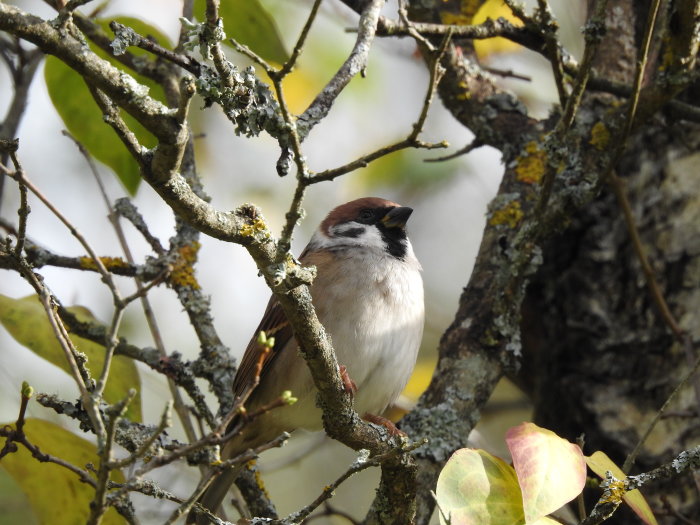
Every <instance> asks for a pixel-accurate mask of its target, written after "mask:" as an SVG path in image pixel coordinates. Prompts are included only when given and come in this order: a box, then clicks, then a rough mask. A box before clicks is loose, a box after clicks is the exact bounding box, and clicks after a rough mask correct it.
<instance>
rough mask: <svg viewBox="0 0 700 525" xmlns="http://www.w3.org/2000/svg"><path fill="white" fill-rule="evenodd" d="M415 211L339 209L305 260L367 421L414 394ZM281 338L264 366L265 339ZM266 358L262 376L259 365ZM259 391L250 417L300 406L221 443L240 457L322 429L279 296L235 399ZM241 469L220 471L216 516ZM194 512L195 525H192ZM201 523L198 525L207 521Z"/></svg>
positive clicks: (418, 287) (376, 203)
mask: <svg viewBox="0 0 700 525" xmlns="http://www.w3.org/2000/svg"><path fill="white" fill-rule="evenodd" d="M412 212H413V209H412V208H409V207H407V206H400V205H399V204H396V203H394V202H391V201H389V200H385V199H382V198H378V197H364V198H360V199H356V200H353V201H350V202H347V203H345V204H342V205H340V206H338V207H336V208H334V209H333V210H332V211H330V213H328V215H327V216H326V218H325V219H324V220H323V221H322V222H321V224H320V225H319V227H318V228H317V229H316V231H315V232H314V234H313V236H312V237H311V240H310V241H309V243H308V245H307V246H306V248H305V249H304V250H303V252H302V254H301V256H300V257H299V261H300V262H301V263H302V264H304V265H307V266H308V265H314V266H316V269H317V275H316V278H315V279H314V281H313V283H312V284H311V286H310V292H311V297H312V302H313V305H314V308H315V310H316V314H317V316H318V318H319V320H320V321H321V323H322V324H323V326H324V328H325V329H326V332H327V334H329V335H330V338H331V342H332V344H333V348H334V350H335V353H336V356H337V360H338V363H339V364H340V365H341V366H340V368H341V374H342V376H343V380H344V383H345V385H346V389H347V388H351V389H352V391H353V394H354V406H355V410H356V411H357V413H358V414H360V416H362V417H363V418H365V419H367V420H368V421H372V422H376V421H378V420H381V418H377V417H375V416H379V415H380V414H381V413H382V412H383V411H384V410H385V409H386V408H387V406H389V405H390V404H391V403H392V402H393V401H395V400H396V398H397V397H398V396H399V394H400V393H401V391H402V390H403V389H404V387H405V386H406V383H407V382H408V379H409V377H410V375H411V373H412V372H413V368H414V366H415V363H416V359H417V356H418V349H419V347H420V343H421V339H422V336H423V325H424V315H425V312H424V310H425V308H424V300H423V280H422V277H421V271H422V268H421V265H420V263H419V262H418V259H417V258H416V256H415V254H414V252H413V248H412V246H411V242H410V241H409V239H408V236H407V233H406V222H407V221H408V219H409V217H410V216H411V213H412ZM261 331H264V332H266V334H267V335H268V336H273V337H274V347H273V348H272V349H271V351H270V352H269V353H268V354H267V355H266V356H264V357H263V358H261V354H260V344H259V343H258V334H259V333H260V332H261ZM261 359H262V363H263V364H262V368H260V361H261ZM256 371H259V372H257V373H259V383H258V385H257V386H256V387H255V389H254V390H253V391H252V394H250V397H249V398H248V399H247V401H246V404H245V408H246V411H247V412H248V413H250V412H252V411H255V410H258V409H260V408H261V407H264V406H266V405H268V404H270V403H272V402H274V401H275V399H278V398H279V396H280V395H281V393H282V392H283V391H291V393H292V395H293V396H294V397H295V398H296V399H297V402H296V403H294V404H292V405H290V406H282V407H279V408H275V409H274V410H270V411H269V412H265V413H263V414H262V415H260V416H258V417H257V418H255V419H253V420H251V421H250V423H249V424H247V425H246V426H244V427H243V430H242V431H241V432H240V433H239V434H238V435H237V436H234V437H233V438H232V439H231V440H230V441H228V442H227V443H226V444H224V445H223V447H222V451H221V457H222V459H227V458H233V457H235V456H237V455H238V454H241V453H243V452H245V451H246V450H248V449H252V448H255V447H257V446H260V445H262V444H264V443H266V442H268V441H271V440H272V439H274V438H276V437H277V436H279V435H280V434H281V433H282V432H285V431H287V432H291V431H293V430H295V429H298V428H303V429H306V430H311V431H315V430H321V429H322V428H323V426H322V420H321V410H320V408H319V407H318V406H317V405H316V388H315V387H314V384H313V380H312V378H311V374H310V372H309V369H308V367H307V365H306V362H305V361H304V359H303V358H302V357H301V356H300V355H299V352H298V345H297V342H296V340H295V338H294V334H293V332H292V329H291V326H290V325H289V323H288V322H287V319H286V317H285V314H284V312H283V311H282V308H281V306H280V304H279V302H278V301H277V300H276V299H275V297H274V296H272V298H271V299H270V301H269V302H268V304H267V308H266V310H265V313H264V315H263V318H262V320H261V321H260V324H259V325H258V327H257V329H256V330H255V332H254V334H253V337H252V338H251V340H250V343H249V344H248V346H247V348H246V351H245V353H244V355H243V358H242V360H241V363H240V366H239V368H238V371H237V374H236V376H235V378H234V383H233V389H234V394H235V395H236V396H240V395H241V394H242V393H243V392H246V390H249V389H250V385H251V382H253V381H254V380H255V376H256ZM238 473H239V469H231V470H229V471H226V472H224V473H222V474H221V475H220V476H219V477H217V478H216V479H215V480H214V481H213V482H212V484H211V485H210V486H209V488H208V489H207V491H206V492H205V493H204V495H203V496H202V497H201V498H200V503H201V504H202V505H203V506H204V507H205V508H208V509H209V510H210V511H211V512H214V513H216V512H217V510H218V508H219V506H220V505H221V502H222V501H223V499H224V498H225V497H226V494H227V492H228V490H229V487H230V486H231V484H232V483H233V482H234V481H235V478H236V477H237V476H238ZM193 514H194V513H190V517H189V518H188V523H193V522H195V520H197V518H193V517H192V515H193ZM203 518H204V517H203V516H201V517H200V518H198V521H197V523H206V520H204V519H203Z"/></svg>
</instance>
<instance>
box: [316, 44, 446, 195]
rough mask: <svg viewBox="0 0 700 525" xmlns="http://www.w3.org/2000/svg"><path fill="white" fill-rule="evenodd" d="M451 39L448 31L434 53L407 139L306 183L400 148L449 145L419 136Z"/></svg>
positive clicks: (354, 168) (330, 177) (352, 167)
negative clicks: (430, 141)
mask: <svg viewBox="0 0 700 525" xmlns="http://www.w3.org/2000/svg"><path fill="white" fill-rule="evenodd" d="M450 39H451V36H450V33H448V34H447V35H446V36H445V38H443V40H442V43H441V45H440V48H439V49H437V50H436V51H435V52H434V53H433V57H432V63H431V64H430V80H429V81H428V89H427V90H426V93H425V98H424V99H423V106H422V107H421V111H420V114H419V115H418V118H417V120H416V122H415V123H414V124H413V126H412V129H411V132H410V133H409V134H408V136H407V137H406V138H405V139H403V140H400V141H398V142H396V143H394V144H391V145H389V146H385V147H383V148H379V149H378V150H375V151H373V152H372V153H369V154H367V155H363V156H362V157H359V158H357V159H355V160H353V161H352V162H349V163H348V164H345V165H344V166H340V167H338V168H333V169H330V170H326V171H322V172H319V173H316V174H314V175H313V176H312V177H310V178H309V179H307V180H306V181H305V183H306V184H308V185H311V184H316V183H318V182H323V181H329V180H333V179H335V178H336V177H339V176H341V175H344V174H346V173H349V172H351V171H354V170H356V169H358V168H363V167H365V166H367V165H368V164H369V163H370V162H372V161H374V160H377V159H379V158H381V157H384V156H386V155H388V154H390V153H394V152H395V151H399V150H402V149H406V148H419V149H437V148H446V147H447V146H448V144H447V143H446V142H444V141H443V142H438V143H428V142H423V141H421V140H419V139H418V136H419V135H420V134H421V133H422V131H423V127H424V125H425V121H426V119H427V118H428V111H429V109H430V106H431V105H432V102H433V98H434V96H435V93H436V91H437V87H438V84H439V83H440V79H441V78H442V73H443V71H442V69H441V67H442V66H440V60H441V59H442V56H443V55H444V53H445V51H446V49H447V46H448V45H449V43H450Z"/></svg>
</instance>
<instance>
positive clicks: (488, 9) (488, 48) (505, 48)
mask: <svg viewBox="0 0 700 525" xmlns="http://www.w3.org/2000/svg"><path fill="white" fill-rule="evenodd" d="M499 17H503V18H505V19H506V20H508V21H509V22H510V23H512V24H513V25H516V26H520V25H522V22H521V21H520V20H519V19H518V18H517V17H516V16H515V15H514V14H513V12H512V11H511V10H510V7H508V6H507V5H506V4H505V3H504V2H503V0H487V2H485V3H484V5H482V6H481V9H479V11H477V13H476V15H474V19H473V21H472V23H473V24H475V25H476V24H483V23H484V22H486V20H487V19H489V18H491V19H493V20H496V19H497V18H499ZM474 48H475V49H476V53H477V55H478V56H479V58H486V57H488V56H489V55H491V54H493V53H509V52H512V51H517V50H518V49H520V45H519V44H516V43H515V42H511V41H510V40H508V39H507V38H502V37H496V38H487V39H484V40H474Z"/></svg>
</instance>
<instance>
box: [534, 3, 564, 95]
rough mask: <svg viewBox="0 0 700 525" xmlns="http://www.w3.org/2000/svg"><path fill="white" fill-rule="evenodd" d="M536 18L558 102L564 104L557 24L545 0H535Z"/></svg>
mask: <svg viewBox="0 0 700 525" xmlns="http://www.w3.org/2000/svg"><path fill="white" fill-rule="evenodd" d="M537 5H538V7H539V9H538V15H539V16H538V18H539V20H540V27H541V28H542V31H543V33H544V41H545V45H546V49H547V55H548V58H549V62H550V63H551V64H552V73H554V82H555V84H556V86H557V92H558V94H559V103H560V104H561V105H562V107H563V106H564V104H566V98H567V93H566V87H565V85H564V67H563V65H562V60H561V49H560V47H559V41H558V40H557V24H556V22H555V20H554V15H553V14H552V11H551V9H550V8H549V4H548V3H547V0H537Z"/></svg>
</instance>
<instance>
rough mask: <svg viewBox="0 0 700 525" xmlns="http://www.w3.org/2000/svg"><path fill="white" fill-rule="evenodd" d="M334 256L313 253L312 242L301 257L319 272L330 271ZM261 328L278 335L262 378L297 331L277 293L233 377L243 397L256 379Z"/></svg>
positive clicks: (264, 365)
mask: <svg viewBox="0 0 700 525" xmlns="http://www.w3.org/2000/svg"><path fill="white" fill-rule="evenodd" d="M333 259H334V255H333V254H332V253H329V252H312V251H309V246H308V245H307V246H306V248H304V251H303V252H302V253H301V256H300V257H299V261H300V262H301V263H302V264H304V265H311V264H313V265H315V266H316V268H317V269H318V271H319V273H328V265H329V264H330V263H331V261H332V260H333ZM261 330H265V333H266V334H267V335H268V336H270V337H274V338H275V346H274V348H273V349H272V352H270V353H269V354H268V355H267V356H266V357H265V359H264V361H263V366H262V369H261V370H260V377H261V378H262V377H264V376H265V373H266V372H267V371H268V370H269V369H270V367H271V366H272V363H273V362H274V360H275V358H276V357H277V356H278V355H279V353H280V352H281V351H282V350H283V349H284V347H285V346H286V345H287V344H288V343H289V341H290V339H291V338H292V337H294V332H293V331H292V327H291V326H290V325H289V322H288V321H287V316H286V315H285V313H284V310H282V307H281V306H280V304H279V302H278V301H277V299H275V297H274V296H272V297H270V301H269V302H268V303H267V308H266V309H265V313H264V314H263V318H262V321H260V324H259V325H258V328H257V329H256V330H255V332H254V333H253V337H252V338H251V339H250V342H249V343H248V346H247V347H246V350H245V353H244V354H243V359H241V364H240V366H239V367H238V372H237V373H236V377H235V379H234V380H233V394H234V395H235V396H240V395H241V394H242V393H243V391H244V390H245V388H246V387H247V386H248V385H250V384H251V383H252V382H253V380H254V379H255V366H256V364H257V362H258V358H259V355H260V354H259V351H260V350H259V348H258V344H257V339H258V334H259V333H260V331H261Z"/></svg>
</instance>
